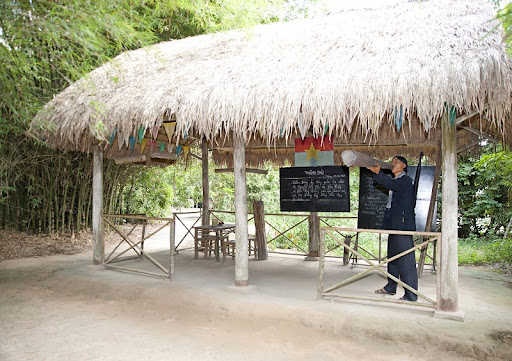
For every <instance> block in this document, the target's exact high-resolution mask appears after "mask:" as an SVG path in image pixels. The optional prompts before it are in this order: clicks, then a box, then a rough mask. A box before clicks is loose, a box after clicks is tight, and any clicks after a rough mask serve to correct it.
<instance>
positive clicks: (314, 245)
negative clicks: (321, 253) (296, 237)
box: [305, 212, 320, 261]
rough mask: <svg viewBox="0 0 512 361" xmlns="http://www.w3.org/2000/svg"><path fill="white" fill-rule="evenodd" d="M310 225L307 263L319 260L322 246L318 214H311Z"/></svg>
mask: <svg viewBox="0 0 512 361" xmlns="http://www.w3.org/2000/svg"><path fill="white" fill-rule="evenodd" d="M308 224H309V227H308V228H309V247H308V255H307V256H306V258H305V259H306V261H315V260H317V259H318V247H319V245H320V218H319V217H318V212H311V213H310V214H309V217H308Z"/></svg>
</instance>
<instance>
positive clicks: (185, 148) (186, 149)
mask: <svg viewBox="0 0 512 361" xmlns="http://www.w3.org/2000/svg"><path fill="white" fill-rule="evenodd" d="M189 150H190V146H189V145H184V146H183V153H184V154H185V161H186V160H187V157H188V152H189Z"/></svg>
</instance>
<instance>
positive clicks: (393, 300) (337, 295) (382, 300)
mask: <svg viewBox="0 0 512 361" xmlns="http://www.w3.org/2000/svg"><path fill="white" fill-rule="evenodd" d="M322 297H330V298H331V299H333V298H346V299H351V300H362V301H371V302H387V303H398V304H407V305H411V306H419V307H427V308H434V307H435V306H434V305H433V304H430V303H423V302H413V301H406V300H398V299H392V298H391V299H389V298H380V297H379V298H378V297H365V296H351V295H344V294H336V293H323V294H322Z"/></svg>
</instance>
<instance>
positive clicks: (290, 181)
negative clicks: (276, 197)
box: [279, 166, 350, 212]
mask: <svg viewBox="0 0 512 361" xmlns="http://www.w3.org/2000/svg"><path fill="white" fill-rule="evenodd" d="M279 184H280V201H281V211H309V212H350V191H349V179H348V167H340V166H324V167H292V168H280V169H279Z"/></svg>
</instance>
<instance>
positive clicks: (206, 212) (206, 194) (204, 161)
mask: <svg viewBox="0 0 512 361" xmlns="http://www.w3.org/2000/svg"><path fill="white" fill-rule="evenodd" d="M201 152H202V158H201V167H202V171H203V218H202V222H203V226H206V225H208V224H210V183H209V177H208V141H207V140H206V138H203V140H202V143H201Z"/></svg>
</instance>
